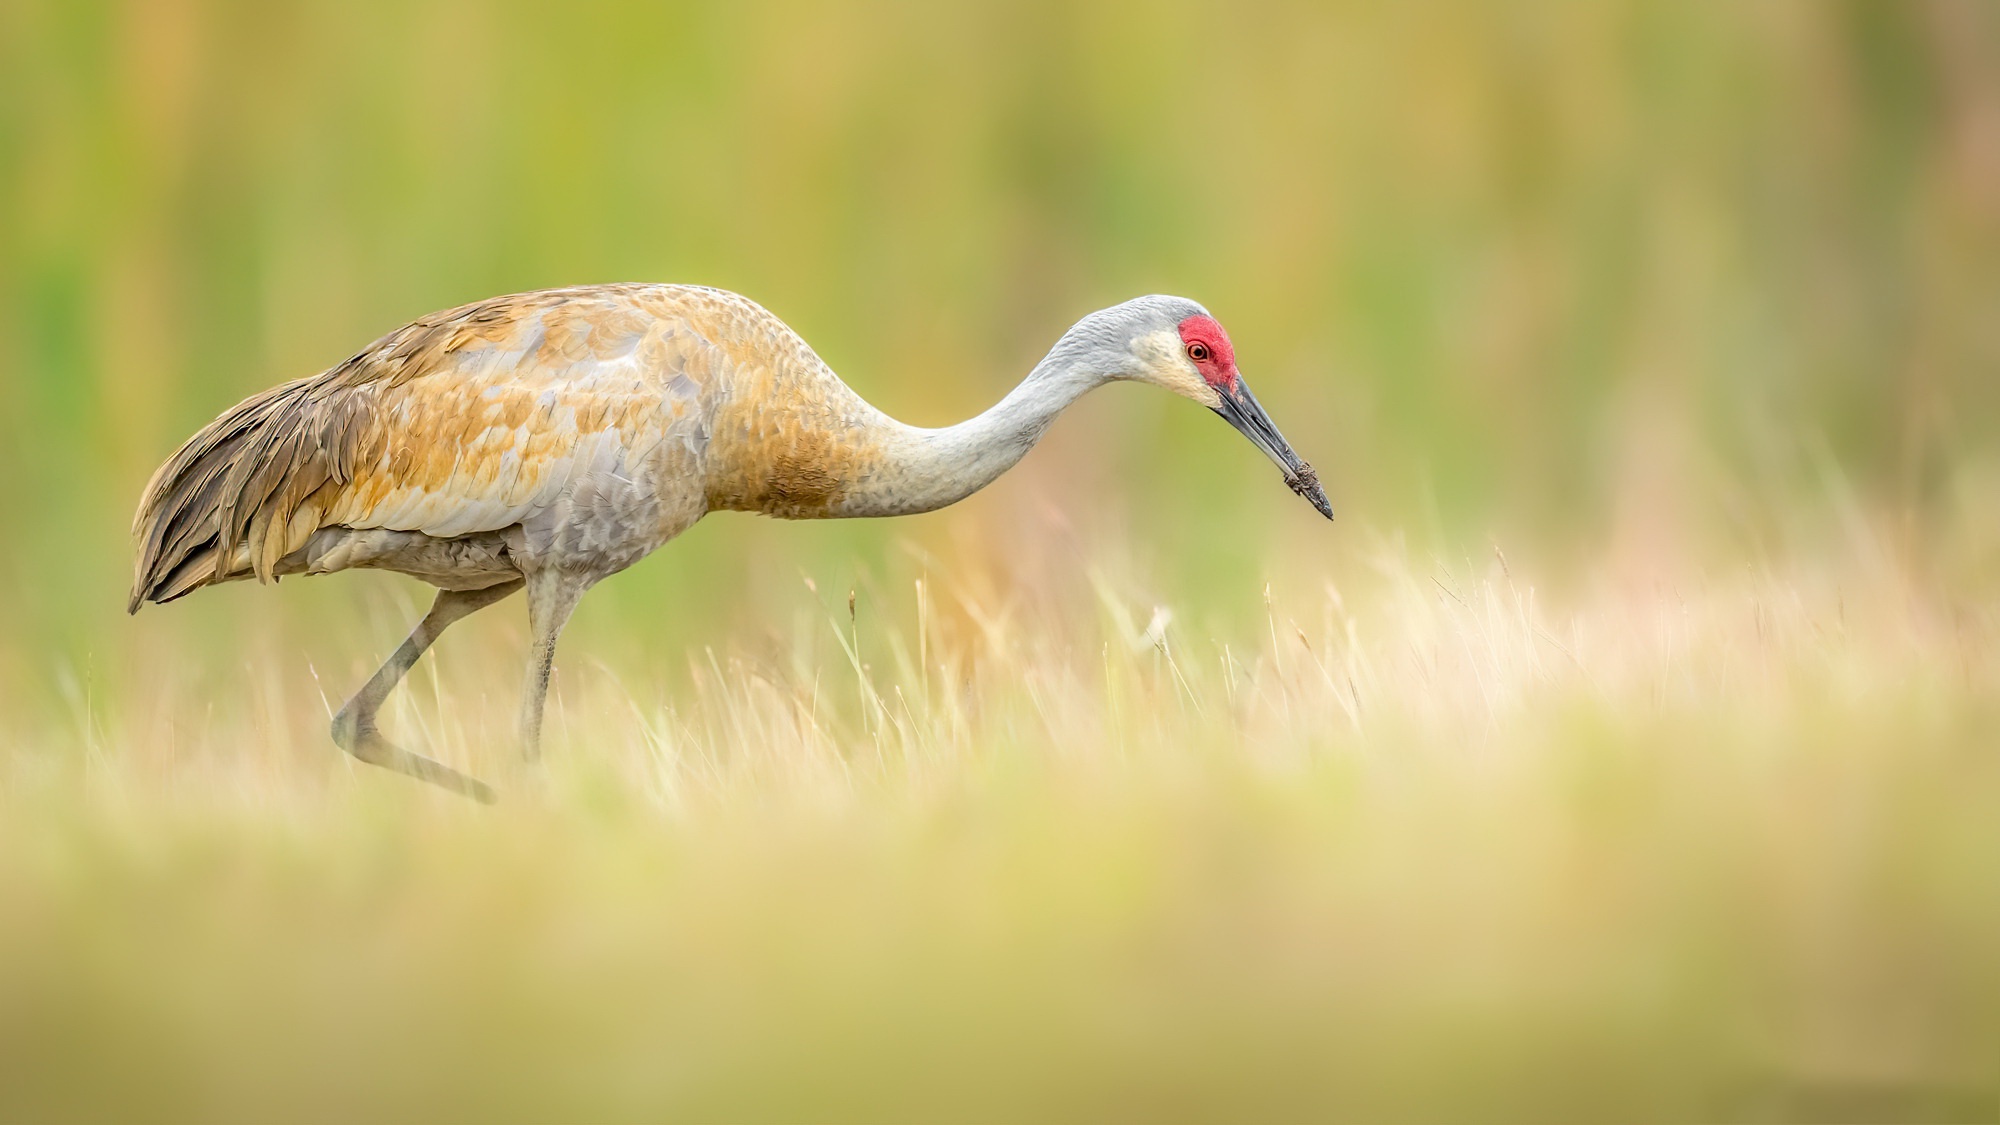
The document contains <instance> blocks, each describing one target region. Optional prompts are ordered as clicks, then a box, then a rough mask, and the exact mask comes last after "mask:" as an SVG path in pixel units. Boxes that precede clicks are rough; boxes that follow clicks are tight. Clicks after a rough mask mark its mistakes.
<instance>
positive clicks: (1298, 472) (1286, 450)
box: [1215, 375, 1333, 519]
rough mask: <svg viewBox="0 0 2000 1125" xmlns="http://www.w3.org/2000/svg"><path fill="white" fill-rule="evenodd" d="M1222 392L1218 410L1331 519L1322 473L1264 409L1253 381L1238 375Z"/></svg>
mask: <svg viewBox="0 0 2000 1125" xmlns="http://www.w3.org/2000/svg"><path fill="white" fill-rule="evenodd" d="M1220 394H1221V396H1222V405H1220V406H1218V407H1216V408H1215V412H1216V413H1217V414H1220V415H1222V417H1223V418H1224V419H1225V420H1227V421H1228V423H1229V424H1230V425H1232V426H1234V427H1236V432H1238V433H1240V434H1242V435H1243V436H1244V437H1247V438H1249V439H1250V443H1251V444H1252V445H1255V446H1256V447H1257V448H1259V449H1261V450H1263V451H1264V455H1265V456H1266V457H1269V458H1270V459H1271V461H1272V462H1273V463H1274V464H1276V465H1277V466H1278V468H1280V469H1283V470H1284V472H1285V484H1286V485H1287V486H1288V487H1290V488H1291V490H1292V491H1293V492H1296V493H1298V494H1299V495H1300V496H1303V497H1305V499H1306V502H1307V503H1309V504H1311V505H1312V506H1313V507H1314V508H1315V509H1316V510H1317V511H1318V512H1319V514H1320V515H1323V516H1325V517H1326V518H1327V519H1332V518H1333V505H1332V504H1330V503H1328V502H1327V499H1326V490H1325V489H1323V488H1321V487H1320V485H1319V474H1318V473H1316V472H1314V471H1313V467H1312V466H1311V465H1308V464H1306V463H1305V461H1304V460H1303V459H1301V458H1300V457H1299V455H1298V454H1297V453H1296V452H1294V451H1293V450H1292V443H1290V442H1288V441H1286V440H1285V435H1283V434H1281V433H1279V432H1278V427H1277V425H1276V424H1275V423H1273V422H1272V421H1271V416H1270V415H1269V414H1267V413H1265V412H1264V405H1263V404H1262V403H1260V402H1258V401H1257V396H1256V395H1254V394H1251V393H1250V384H1248V383H1246V382H1244V381H1243V377H1242V376H1240V375H1239V376H1237V378H1236V382H1235V385H1233V386H1231V387H1230V388H1229V389H1228V390H1225V391H1221V392H1220Z"/></svg>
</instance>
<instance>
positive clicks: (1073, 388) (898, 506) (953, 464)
mask: <svg viewBox="0 0 2000 1125" xmlns="http://www.w3.org/2000/svg"><path fill="white" fill-rule="evenodd" d="M1088 323H1089V322H1088V321H1086V322H1085V323H1084V324H1079V325H1077V326H1076V327H1075V328H1073V329H1071V330H1070V331H1069V332H1068V333H1067V334H1065V335H1064V336H1063V338H1062V339H1061V340H1060V341H1058V342H1057V344H1056V346H1055V348H1054V349H1053V350H1052V351H1050V352H1049V354H1048V356H1047V358H1045V359H1043V360H1042V362H1040V363H1038V364H1036V365H1035V369H1034V370H1033V371H1031V372H1029V373H1028V377H1027V378H1026V379H1023V380H1021V383H1020V385H1019V386H1017V387H1015V388H1014V389H1013V390H1012V391H1009V392H1008V393H1007V397H1005V398H1003V399H1001V400H1000V401H999V402H997V403H995V404H994V405H993V406H992V408H990V409H988V410H987V411H985V412H984V413H982V414H980V415H978V416H977V417H973V418H969V419H967V420H966V421H963V422H960V423H959V424H957V425H955V426H945V427H943V428H941V429H925V428H922V427H919V426H906V425H903V424H902V423H900V422H892V423H891V430H890V432H889V434H888V435H887V437H886V439H885V440H884V442H883V444H882V448H883V452H884V453H885V454H886V456H885V458H884V460H883V463H882V465H881V467H880V468H879V469H878V470H876V471H875V472H873V473H871V474H869V478H868V479H867V480H864V481H858V482H856V487H855V488H854V489H853V490H852V491H851V492H850V493H849V494H848V497H847V500H846V502H845V503H844V504H842V505H841V514H842V515H848V516H897V515H909V514H912V513H915V512H929V511H933V510H935V509H938V508H942V507H944V506H946V505H948V504H955V503H957V502H958V501H960V500H963V499H965V498H966V497H967V496H970V495H972V494H973V493H975V492H977V491H979V490H980V489H982V488H985V487H986V486H987V485H989V484H991V483H993V481H994V479H995V478H997V477H999V476H1000V474H1001V473H1004V472H1006V471H1007V470H1008V469H1011V468H1013V467H1014V465H1015V464H1016V463H1018V462H1019V461H1020V460H1021V458H1022V457H1024V456H1026V455H1027V452H1028V450H1030V449H1033V448H1034V447H1035V443H1036V442H1038V441H1040V440H1041V439H1042V434H1043V433H1044V432H1046V431H1047V430H1048V428H1049V424H1050V423H1051V422H1054V421H1055V419H1056V415H1058V414H1060V413H1062V412H1063V410H1064V409H1065V408H1066V407H1068V406H1069V404H1070V403H1073V402H1075V401H1076V400H1077V399H1079V398H1081V397H1082V396H1083V395H1084V394H1085V393H1086V392H1088V391H1090V390H1091V389H1092V388H1094V387H1097V386H1099V385H1101V384H1103V383H1105V382H1108V381H1110V380H1111V379H1114V378H1117V377H1119V375H1120V374H1122V371H1121V370H1120V369H1119V364H1117V363H1111V362H1107V361H1108V360H1110V359H1112V358H1114V357H1112V356H1107V355H1106V354H1105V348H1104V344H1105V341H1103V340H1101V339H1097V338H1095V336H1096V334H1094V333H1088V332H1085V331H1084V329H1085V327H1086V325H1087V324H1088ZM1120 343H1121V345H1122V341H1121V342H1120ZM1116 350H1117V352H1118V353H1121V354H1123V353H1125V349H1124V348H1123V347H1122V346H1120V347H1119V348H1117V349H1116ZM1124 362H1129V360H1126V361H1124Z"/></svg>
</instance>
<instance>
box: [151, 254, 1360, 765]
mask: <svg viewBox="0 0 2000 1125" xmlns="http://www.w3.org/2000/svg"><path fill="white" fill-rule="evenodd" d="M1114 380H1136V381H1139V382H1145V383H1153V384H1155V385H1157V386H1161V387H1165V388H1166V389H1168V390H1170V391H1173V392H1174V393H1176V394H1179V395H1182V396H1184V397H1187V398H1190V399H1193V400H1194V401H1196V402H1198V403H1201V404H1202V405H1203V406H1206V407H1209V408H1210V409H1212V410H1214V411H1216V412H1217V413H1219V414H1221V415H1222V416H1223V417H1224V418H1226V419H1228V420H1229V422H1230V423H1231V424H1232V425H1234V426H1235V427H1236V428H1237V429H1238V430H1240V431H1242V433H1243V434H1244V435H1245V436H1247V437H1248V438H1249V439H1250V440H1251V441H1252V442H1254V443H1256V445H1257V447H1258V448H1260V449H1262V450H1263V451H1264V452H1265V453H1266V454H1267V455H1269V456H1270V458H1271V459H1272V460H1273V461H1275V462H1277V464H1278V466H1279V467H1280V468H1281V469H1283V470H1284V473H1285V479H1286V481H1287V483H1288V484H1290V485H1291V487H1292V489H1293V490H1294V491H1296V492H1297V493H1299V494H1300V495H1301V496H1304V497H1305V498H1306V499H1307V500H1309V501H1311V502H1312V504H1313V506H1314V507H1315V508H1317V509H1319V511H1320V512H1321V513H1322V514H1323V515H1325V516H1326V517H1327V518H1328V519H1332V518H1333V511H1332V509H1331V508H1330V507H1329V506H1328V504H1327V500H1326V494H1325V493H1324V492H1322V491H1321V489H1320V486H1319V483H1318V480H1317V478H1316V477H1315V476H1314V474H1313V471H1312V469H1311V468H1310V467H1309V466H1307V465H1306V463H1305V462H1303V461H1301V460H1300V459H1299V457H1298V455H1297V454H1296V453H1294V452H1292V448H1291V446H1290V445H1289V444H1287V443H1286V441H1285V439H1284V438H1283V437H1282V436H1281V435H1280V434H1279V433H1278V430H1277V427H1276V426H1274V425H1272V423H1271V419H1270V417H1269V416H1268V415H1266V414H1265V412H1264V408H1263V407H1262V406H1260V405H1259V404H1258V402H1257V399H1256V398H1255V397H1254V396H1252V395H1251V393H1250V388H1249V387H1248V386H1247V385H1245V383H1244V382H1243V378H1242V376H1241V375H1240V374H1238V372H1237V370H1236V361H1235V355H1234V351H1233V349H1232V348H1231V346H1230V342H1229V337H1228V335H1227V334H1226V333H1224V332H1223V330H1222V326H1221V325H1220V324H1218V323H1217V322H1216V320H1215V318H1213V317H1211V316H1210V315H1209V314H1208V312H1207V311H1206V310H1205V309H1203V308H1202V307H1201V306H1200V305H1198V304H1196V303H1194V302H1193V301H1189V300H1185V299H1182V298H1178V297H1163V296H1152V297H1140V298H1137V299H1136V300H1131V301H1127V302H1125V303H1124V304H1122V305H1117V306H1115V307H1112V308H1108V309H1104V310H1102V311H1100V312H1095V313H1092V314H1090V315H1089V316H1086V317H1084V318H1083V319H1082V320H1080V321H1078V322H1077V323H1076V325H1075V326H1074V327H1072V328H1071V329H1070V330H1069V331H1068V332H1065V333H1064V334H1063V336H1062V338H1061V339H1060V340H1058V341H1056V345H1055V347H1054V348H1053V349H1052V350H1051V351H1050V352H1049V353H1048V356H1047V357H1046V358H1044V359H1043V360H1042V361H1041V362H1040V363H1038V364H1036V365H1035V368H1034V370H1032V371H1031V372H1029V374H1028V377H1027V378H1026V379H1024V380H1023V381H1022V382H1021V384H1020V385H1019V386H1017V387H1016V388H1014V390H1013V391H1012V392H1011V393H1009V394H1008V395H1007V396H1006V397H1005V398H1004V399H1002V400H1001V401H1000V402H999V403H998V404H997V405H995V406H994V407H993V408H992V409H990V410H987V411H986V412H985V413H983V414H980V415H979V416H978V417H975V418H972V419H971V420H969V421H965V422H961V423H959V424H958V425H955V426H946V427H944V428H942V429H923V428H920V427H916V426H908V425H904V424H903V423H901V422H898V421H896V420H894V419H892V418H890V417H888V416H887V415H885V414H883V413H882V412H881V411H879V410H877V409H875V408H874V407H872V406H870V405H869V404H868V403H866V402H864V401H862V399H861V397H860V396H859V395H857V394H855V393H854V392H853V391H852V390H850V389H848V387H847V385H846V384H845V383H842V382H841V381H840V379H839V378H838V377H836V376H835V375H834V373H833V372H832V370H830V369H829V368H828V367H827V365H826V364H825V363H823V362H822V361H821V360H820V358H819V356H817V355H815V354H814V353H813V350H812V349H811V348H810V347H807V346H806V342H805V341H804V340H802V339H800V338H799V336H798V335H797V334H796V333H794V332H793V331H792V330H791V329H790V328H788V327H786V326H785V324H784V323H783V322H782V321H780V320H779V319H778V318H777V317H775V316H773V315H772V314H770V313H769V312H766V311H765V310H764V309H763V308H761V307H759V306H758V305H757V304H755V303H754V302H752V301H750V300H748V299H746V298H744V297H741V296H738V295H736V294H734V293H729V292H725V291H722V290H719V289H708V288H700V287H694V286H678V285H604V286H586V287H578V288H571V289H550V290H544V291H541V292H534V293H523V294H518V295H515V296H509V297H495V298H493V299H491V300H486V301H480V302H478V303H476V304H470V305H465V306H462V307H460V308H455V309H450V310H447V311H444V312H438V313H433V314H431V315H430V316H426V317H424V318H422V319H420V320H417V321H415V322H413V323H411V324H409V325H406V326H404V327H402V328H399V329H397V330H395V331H394V332H391V333H389V334H388V335H387V336H384V337H382V338H381V339H380V340H377V341H375V343H373V344H371V345H369V346H368V347H367V348H365V349H363V350H362V351H361V352H360V353H358V354H356V355H355V356H354V357H353V358H352V359H349V360H347V361H346V362H345V363H342V364H340V365H339V366H337V367H334V368H332V369H330V370H328V371H325V372H322V373H321V374H318V375H314V376H312V377H310V378H306V379H300V380H297V381H295V382H291V383H286V384H284V385H283V386H280V387H274V388H272V389H270V390H268V391H265V392H263V393H262V394H258V395H253V396H252V397H250V398H248V399H245V400H244V401H242V402H240V403H238V404H237V405H235V406H233V407H231V408H229V409H228V410H227V411H225V412H223V414H222V416H221V417H219V418H217V419H216V420H215V421H213V422H211V423H209V424H208V425H207V426H205V427H203V428H202V430H201V431H200V432H199V433H197V434H195V435H194V437H193V438H191V439H189V441H188V442H187V444H185V445H183V446H181V448H180V449H179V450H178V451H177V452H175V453H174V455H173V456H172V457H170V458H168V459H167V462H166V463H165V464H164V465H161V466H160V468H159V470H158V471H157V472H155V473H154V474H153V477H152V480H151V481H149V482H148V483H147V485H146V490H145V495H144V498H143V499H142V500H141V502H140V505H139V511H138V515H137V516H136V517H135V519H134V521H133V535H134V537H135V539H136V541H137V562H136V566H135V575H134V580H133V584H132V595H131V600H130V603H129V605H128V607H127V608H128V609H129V610H130V611H131V612H135V613H136V612H137V611H138V609H139V607H140V605H142V604H143V603H145V602H149V601H150V602H167V601H172V600H173V599H175V598H178V597H181V596H183V595H185V594H187V593H189V592H191V591H193V590H196V589H199V588H201V587H203V586H209V585H213V584H215V583H218V582H229V581H233V580H236V579H242V578H252V577H254V578H256V579H257V580H258V581H259V582H269V581H275V580H276V579H277V578H279V577H280V576H282V575H290V574H326V573H330V572H332V571H336V570H350V569H356V568H373V569H377V570H392V571H398V572H401V573H403V574H407V575H410V576H412V577H415V578H419V579H422V580H423V581H425V582H428V583H430V584H431V585H433V586H436V587H437V588H438V594H437V599H436V601H435V602H434V603H433V604H432V605H431V608H430V612H428V613H427V614H425V615H424V618H423V620H421V621H419V622H418V623H417V625H416V628H415V629H414V630H413V631H412V632H411V633H410V636H409V639H407V640H405V641H404V642H403V644H402V647H400V648H398V649H397V650H396V652H395V654H394V655H393V656H391V657H390V658H389V660H388V662H387V663H385V664H383V665H382V667H381V669H380V670H378V671H377V672H376V673H375V675H374V676H373V677H372V678H370V679H369V680H368V682H367V683H366V684H364V685H363V686H362V688H361V690H360V691H358V692H356V693H355V694H354V697H353V698H352V699H350V700H348V701H347V703H346V705H345V706H343V707H342V708H341V709H340V711H339V713H338V714H337V715H336V716H335V718H334V720H333V739H334V741H335V742H336V743H338V744H339V745H340V746H341V747H342V748H343V749H345V750H346V751H348V752H349V753H350V754H352V755H354V756H355V757H356V758H359V759H361V760H362V761H364V762H371V763H374V764H375V765H379V766H386V767H388V768H390V769H393V770H398V771H401V772H403V773H405V774H409V775H410V776H412V777H417V778H421V779H423V780H425V781H430V782H433V783H436V784H438V785H441V786H444V787H445V788H448V789H452V790H455V791H457V792H460V793H463V794H467V795H469V796H472V797H475V798H478V799H480V800H484V801H490V800H492V799H493V792H492V790H491V789H490V788H488V787H487V786H486V785H485V784H484V783H482V782H480V781H477V780H475V779H473V778H470V777H467V776H466V775H464V774H462V773H460V772H459V771H457V770H454V769H452V768H451V767H449V766H446V765H444V764H442V763H440V762H437V761H434V760H432V759H430V758H427V757H424V756H423V755H420V754H415V753H412V752H410V751H408V750H404V749H402V748H400V747H398V746H396V745H394V744H392V743H390V742H389V741H388V740H387V739H385V738H383V737H382V734H381V731H380V730H378V729H377V727H376V713H377V711H378V710H379V709H380V708H381V706H382V702H383V699H384V697H386V696H387V695H388V694H389V692H390V691H391V690H393V689H394V688H395V686H396V685H397V683H399V682H400V681H401V680H402V678H403V676H404V674H405V673H407V672H408V671H409V670H410V667H411V666H412V665H414V664H415V663H416V661H417V660H418V658H419V657H421V656H422V655H423V653H424V650H425V649H427V648H429V647H430V646H431V644H432V643H434V642H435V641H436V640H437V639H438V635H439V634H441V633H443V632H444V630H445V629H446V628H447V627H448V626H450V625H451V624H452V623H453V622H455V621H458V620H460V619H461V618H464V617H465V616H466V615H467V614H470V613H473V612H475V611H477V610H479V609H482V608H484V607H486V606H489V605H492V604H493V603H495V602H497V601H500V600H501V599H502V598H505V597H507V596H508V595H510V594H513V593H514V592H515V591H517V590H523V589H525V590H526V591H527V593H528V627H529V632H530V634H531V649H530V653H529V658H528V676H527V685H526V689H525V691H524V693H523V698H522V703H521V718H520V738H521V745H522V748H523V751H524V752H525V754H526V755H527V756H528V757H529V759H530V760H533V759H534V758H536V757H537V756H538V754H539V746H540V739H541V725H542V706H543V701H544V699H545V698H546V696H547V694H548V682H549V672H550V668H551V665H552V662H553V660H554V656H555V648H556V636H557V634H558V633H560V632H561V631H562V627H563V624H564V622H565V621H567V620H568V618H569V616H570V614H571V612H572V611H573V610H574V609H575V608H576V605H577V602H578V600H579V599H580V598H582V596H583V595H584V593H585V591H587V590H589V589H590V588H591V586H592V585H593V584H595V583H596V582H598V581H599V580H601V579H603V578H604V577H606V576H607V575H611V574H615V573H617V572H618V571H621V570H623V569H625V568H626V567H628V566H631V565H632V564H633V563H635V562H637V561H638V560H639V559H640V558H642V557H644V556H645V555H647V554H648V553H650V552H652V551H653V550H655V549H657V548H658V547H660V546H661V545H662V544H664V543H666V542H667V541H668V540H670V539H672V538H673V537H674V536H676V535H679V534H680V533H681V532H683V531H686V530H687V529H688V528H689V527H690V526H691V525H693V523H694V522H695V521H696V520H698V519H700V518H701V517H702V516H703V515H705V514H706V513H708V512H713V511H722V510H732V511H751V512H762V513H764V514H766V515H771V516H778V517H781V518H784V519H818V518H831V517H845V516H893V515H904V514H908V513H913V512H928V511H931V510H933V509H936V508H942V507H944V506H945V505H947V504H951V503H954V502H956V501H958V500H961V499H963V498H964V497H966V496H969V495H971V494H972V493H974V492H976V491H978V490H979V489H981V488H983V487H985V486H986V485H987V484H988V483H990V482H991V481H992V480H993V479H994V478H995V477H998V476H999V475H1000V474H1001V473H1003V472H1005V471H1007V469H1009V468H1011V467H1012V466H1013V465H1014V463H1015V462H1017V461H1019V460H1020V459H1021V457H1022V456H1023V455H1024V454H1025V453H1027V451H1028V449H1029V448H1030V447H1032V446H1033V445H1034V444H1035V442H1036V441H1037V440H1039V439H1040V438H1041V436H1042V434H1043V432H1044V431H1045V430H1047V429H1048V427H1049V424H1050V422H1052V421H1053V420H1054V419H1055V417H1056V415H1057V414H1058V413H1060V412H1061V411H1062V410H1063V408H1064V407H1066V406H1068V405H1069V404H1070V403H1072V402H1074V401H1076V399H1077V398H1078V396H1080V395H1082V394H1083V393H1084V392H1086V391H1089V390H1090V389H1092V388H1093V387H1096V386H1099V385H1100V384H1103V383H1106V382H1111V381H1114Z"/></svg>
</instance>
